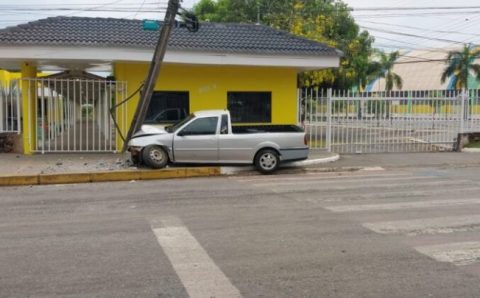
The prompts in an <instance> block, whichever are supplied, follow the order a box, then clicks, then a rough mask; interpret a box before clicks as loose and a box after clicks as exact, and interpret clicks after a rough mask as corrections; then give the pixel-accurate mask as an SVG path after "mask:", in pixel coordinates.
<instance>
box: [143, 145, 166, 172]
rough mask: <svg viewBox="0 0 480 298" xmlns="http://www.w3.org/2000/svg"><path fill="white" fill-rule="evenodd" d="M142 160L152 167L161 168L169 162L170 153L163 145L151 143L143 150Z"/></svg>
mask: <svg viewBox="0 0 480 298" xmlns="http://www.w3.org/2000/svg"><path fill="white" fill-rule="evenodd" d="M142 160H143V162H144V163H145V165H146V166H148V167H150V168H153V169H161V168H164V167H165V166H166V165H167V163H168V154H167V152H165V150H164V149H163V148H162V147H160V146H157V145H150V146H147V147H145V148H144V149H143V150H142Z"/></svg>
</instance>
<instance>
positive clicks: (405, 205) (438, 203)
mask: <svg viewBox="0 0 480 298" xmlns="http://www.w3.org/2000/svg"><path fill="white" fill-rule="evenodd" d="M475 204H480V199H452V200H432V201H421V202H399V203H388V204H364V205H342V206H327V207H324V208H325V209H327V210H330V211H332V212H358V211H378V210H402V209H416V208H431V207H447V206H459V205H475Z"/></svg>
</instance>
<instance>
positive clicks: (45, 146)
mask: <svg viewBox="0 0 480 298" xmlns="http://www.w3.org/2000/svg"><path fill="white" fill-rule="evenodd" d="M23 81H24V83H26V84H27V85H28V89H27V90H30V92H29V93H28V95H27V96H28V104H29V106H28V111H29V114H28V115H24V116H25V117H28V119H29V121H28V123H29V125H30V127H29V129H28V130H27V131H28V132H29V139H30V142H29V143H30V146H31V148H30V149H31V151H32V152H40V153H48V152H116V151H117V141H116V136H117V132H116V129H115V125H114V122H113V118H112V116H111V114H110V108H111V107H112V106H113V105H115V103H116V102H121V101H123V99H124V98H125V97H126V94H127V84H126V83H125V82H119V81H108V80H81V79H48V78H43V79H42V78H38V79H24V80H23ZM114 117H115V119H116V121H117V122H118V123H120V124H121V126H120V129H121V131H122V133H123V134H125V132H126V131H127V127H126V125H127V122H126V118H127V108H126V105H122V106H121V107H120V108H119V109H117V110H116V111H115V114H114Z"/></svg>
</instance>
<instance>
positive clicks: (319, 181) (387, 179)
mask: <svg viewBox="0 0 480 298" xmlns="http://www.w3.org/2000/svg"><path fill="white" fill-rule="evenodd" d="M434 179H435V177H373V178H368V179H351V177H344V179H342V181H338V182H339V183H342V184H347V183H352V184H353V183H365V182H367V181H368V182H369V183H374V182H380V183H388V182H397V181H398V182H400V181H401V182H404V181H414V182H415V181H419V180H434ZM280 181H281V183H282V185H296V184H299V183H302V184H303V183H312V182H314V183H315V184H331V183H332V181H331V180H329V179H322V178H318V177H315V178H304V179H282V180H280ZM278 183H279V180H272V181H268V182H263V181H258V182H256V183H255V185H257V186H272V185H278Z"/></svg>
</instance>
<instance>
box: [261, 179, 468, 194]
mask: <svg viewBox="0 0 480 298" xmlns="http://www.w3.org/2000/svg"><path fill="white" fill-rule="evenodd" d="M368 182H369V181H368V180H365V181H358V182H355V183H332V182H330V183H325V184H323V183H321V181H303V182H302V181H297V182H296V183H290V182H289V183H284V182H279V183H277V184H275V183H268V184H267V183H254V184H252V185H253V186H255V187H264V188H265V187H268V188H269V189H273V188H275V189H276V190H277V191H287V192H288V191H307V190H308V191H312V190H319V191H322V192H323V193H324V192H326V191H356V192H359V191H360V190H363V189H367V190H370V191H371V192H375V191H374V190H377V189H380V190H381V191H383V192H386V191H389V192H390V191H391V190H394V189H404V190H408V189H410V190H412V189H413V188H420V187H421V188H425V187H435V186H442V187H445V186H459V185H462V186H464V187H465V186H467V187H469V186H471V185H472V183H473V182H472V181H468V180H457V181H449V180H420V181H418V180H409V181H397V182H391V183H388V182H384V183H378V184H371V183H368Z"/></svg>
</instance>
